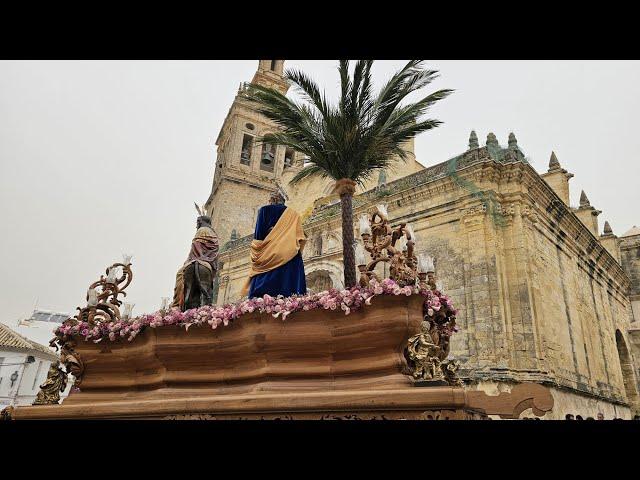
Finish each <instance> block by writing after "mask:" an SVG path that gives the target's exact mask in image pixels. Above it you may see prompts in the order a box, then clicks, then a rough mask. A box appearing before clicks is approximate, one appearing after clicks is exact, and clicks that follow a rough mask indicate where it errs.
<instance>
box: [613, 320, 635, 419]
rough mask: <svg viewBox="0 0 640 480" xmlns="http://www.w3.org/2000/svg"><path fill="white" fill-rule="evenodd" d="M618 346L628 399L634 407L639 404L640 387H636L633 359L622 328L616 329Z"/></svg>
mask: <svg viewBox="0 0 640 480" xmlns="http://www.w3.org/2000/svg"><path fill="white" fill-rule="evenodd" d="M616 347H617V349H618V357H619V359H620V367H621V369H622V382H623V384H624V390H625V393H626V396H627V400H628V401H629V403H631V405H632V408H633V407H634V406H636V405H637V404H638V389H637V387H636V379H635V375H634V372H633V361H632V360H631V354H630V353H629V349H628V348H627V344H626V342H625V341H624V336H623V335H622V333H621V332H620V330H616Z"/></svg>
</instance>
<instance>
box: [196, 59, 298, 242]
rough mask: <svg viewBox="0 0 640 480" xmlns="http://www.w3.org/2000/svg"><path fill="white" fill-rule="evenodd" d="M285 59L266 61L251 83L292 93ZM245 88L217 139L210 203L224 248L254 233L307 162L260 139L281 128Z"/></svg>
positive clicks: (211, 212)
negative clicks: (271, 202) (286, 180)
mask: <svg viewBox="0 0 640 480" xmlns="http://www.w3.org/2000/svg"><path fill="white" fill-rule="evenodd" d="M283 70H284V60H260V61H259V63H258V69H257V70H256V73H255V74H254V76H253V80H252V81H251V83H253V84H257V85H264V86H267V87H270V88H273V89H275V90H278V91H279V92H281V93H283V94H286V93H287V91H288V89H289V82H288V81H287V80H286V79H285V78H284V76H283ZM247 86H248V85H247V84H246V83H241V84H240V87H239V88H238V92H237V94H236V97H235V99H234V101H233V103H232V105H231V108H230V109H229V113H228V114H227V117H226V118H225V120H224V123H223V124H222V128H221V129H220V133H219V134H218V138H217V140H216V146H217V147H218V149H217V158H216V162H215V169H214V174H213V185H212V188H211V195H209V199H208V200H207V202H206V203H205V208H206V210H207V213H208V214H210V215H211V220H212V225H213V228H214V230H215V231H216V233H217V234H218V236H219V238H220V245H224V244H225V243H226V242H228V241H229V240H231V239H232V233H233V237H234V239H235V238H240V237H244V236H246V235H250V234H252V233H253V229H254V225H255V220H256V216H257V213H258V210H259V209H260V207H261V206H263V205H265V204H266V203H267V202H268V199H269V195H270V194H271V192H273V191H274V190H275V189H276V183H279V182H280V179H281V177H282V174H283V172H284V171H285V170H287V169H290V170H292V171H293V170H297V169H299V168H301V167H302V158H300V156H299V155H298V154H296V152H294V151H293V150H291V149H288V148H285V147H284V146H281V145H270V144H262V143H260V142H259V139H260V138H261V137H262V136H264V135H265V134H266V133H272V132H274V131H276V130H277V129H278V127H277V126H276V125H275V123H274V122H272V121H271V120H269V119H268V118H266V117H264V116H263V115H261V114H259V113H258V112H257V111H256V109H255V106H254V105H253V104H252V103H251V102H250V101H249V100H247V99H246V97H245V96H244V95H243V93H244V92H245V91H246V89H247Z"/></svg>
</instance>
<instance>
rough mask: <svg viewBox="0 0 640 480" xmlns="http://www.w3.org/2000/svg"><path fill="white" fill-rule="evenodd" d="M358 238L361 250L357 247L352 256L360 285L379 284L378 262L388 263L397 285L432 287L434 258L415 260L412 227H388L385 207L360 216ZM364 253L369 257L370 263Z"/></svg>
mask: <svg viewBox="0 0 640 480" xmlns="http://www.w3.org/2000/svg"><path fill="white" fill-rule="evenodd" d="M360 236H361V237H362V243H363V245H364V247H363V246H361V245H359V244H358V245H357V246H356V251H355V256H356V263H357V264H358V270H359V271H360V285H361V286H366V285H368V284H369V281H370V280H371V279H376V280H378V281H380V278H379V276H378V275H377V274H376V273H375V271H374V269H375V267H376V265H378V263H380V262H388V263H389V274H390V277H391V279H393V280H394V281H395V282H396V283H398V284H399V285H400V286H402V287H404V286H406V285H415V284H416V280H419V282H420V286H421V287H423V288H426V287H427V285H429V286H430V287H431V285H432V284H433V286H434V287H433V288H435V277H434V268H433V259H432V258H431V257H428V256H424V255H421V256H420V257H419V258H418V257H416V255H415V253H414V250H415V244H416V235H415V233H414V232H413V228H412V227H411V225H409V224H408V223H401V224H400V225H398V226H397V227H395V228H391V226H390V225H389V218H388V216H387V207H386V205H377V206H376V207H375V210H374V212H373V213H372V214H370V215H369V214H363V215H361V216H360ZM365 250H366V251H367V252H369V255H370V256H371V261H369V262H367V261H366V255H365ZM429 269H430V270H429Z"/></svg>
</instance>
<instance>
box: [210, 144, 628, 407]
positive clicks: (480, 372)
mask: <svg viewBox="0 0 640 480" xmlns="http://www.w3.org/2000/svg"><path fill="white" fill-rule="evenodd" d="M498 153H499V152H498ZM452 162H453V163H452ZM376 203H386V204H387V205H388V211H389V218H390V219H391V220H392V222H393V223H394V224H398V223H400V222H410V223H411V224H412V225H413V227H414V230H415V232H416V234H417V246H416V248H417V252H418V253H420V252H423V251H424V252H428V253H429V254H431V255H433V256H434V257H435V259H436V274H437V277H438V279H439V281H441V282H442V284H443V287H444V290H445V291H446V292H447V293H448V294H449V295H450V296H451V297H452V298H453V300H454V302H455V305H456V306H457V307H458V309H459V315H458V323H459V325H460V327H461V331H460V332H459V333H457V334H456V335H455V336H454V337H453V338H452V355H453V356H454V357H455V358H457V359H459V360H460V361H461V363H462V368H461V370H462V371H461V375H462V376H463V377H464V378H466V380H467V382H468V384H469V388H474V385H478V384H480V383H481V382H487V381H493V382H498V383H500V382H502V383H504V384H505V385H508V384H511V383H513V382H518V381H535V382H541V383H544V384H547V385H549V386H551V387H553V388H555V389H556V390H557V391H558V392H563V393H558V398H559V399H561V400H562V402H564V403H562V405H563V408H565V407H566V408H570V406H571V401H570V399H571V398H575V409H574V410H575V411H576V412H579V411H580V408H582V409H583V410H584V408H586V405H587V404H588V405H591V406H593V408H601V409H602V408H605V407H604V406H602V404H603V403H604V404H606V405H608V407H607V409H616V408H618V409H619V408H622V409H623V410H624V408H627V409H628V404H629V403H634V407H637V380H636V377H637V375H636V374H635V373H634V372H633V371H632V372H631V373H629V371H628V369H627V370H626V373H625V374H624V375H623V365H622V362H621V360H620V354H619V350H620V348H627V349H628V348H629V343H630V340H629V338H628V333H627V329H628V324H629V319H630V315H631V313H630V312H631V310H630V308H631V307H630V301H629V298H628V297H627V295H626V292H627V290H628V288H629V279H628V277H627V276H626V275H625V273H624V272H623V271H622V269H621V267H620V265H619V264H618V263H617V262H616V261H615V259H614V258H613V257H612V256H611V254H610V253H609V252H608V251H607V250H606V249H605V248H604V247H603V246H602V245H601V244H600V242H599V240H598V238H596V237H595V236H594V235H593V234H592V233H591V232H590V230H589V228H588V227H587V226H585V225H584V224H583V223H582V222H581V221H580V220H579V219H578V218H577V217H576V215H575V214H574V213H573V212H572V211H571V209H570V208H569V207H568V206H567V205H566V204H564V202H562V201H561V200H560V199H559V197H558V196H557V194H556V193H555V192H554V191H553V190H552V189H551V187H549V185H547V184H546V183H545V182H544V181H543V180H542V179H541V178H540V176H539V175H538V174H537V173H536V172H535V170H533V168H532V167H531V166H530V165H528V164H527V163H526V162H525V161H523V159H522V158H519V156H518V155H515V154H513V152H508V151H507V152H502V154H500V155H497V154H496V152H491V151H490V150H489V149H487V148H480V149H475V150H471V151H469V152H467V153H465V154H464V155H462V156H460V157H456V158H455V159H453V160H452V161H449V162H445V163H443V164H438V165H436V166H434V167H431V168H428V169H426V170H424V171H421V172H418V173H415V174H414V175H411V176H408V177H405V178H402V179H399V180H397V181H395V182H391V183H390V184H389V185H388V186H387V187H386V188H376V189H373V190H370V191H367V192H365V193H363V194H362V195H358V196H356V197H355V198H354V210H355V211H354V218H355V219H357V218H358V216H359V215H360V214H361V213H363V212H365V211H367V210H369V209H370V208H371V207H372V206H373V205H375V204H376ZM354 228H356V229H357V225H356V226H354ZM305 231H306V233H307V236H308V238H309V239H316V238H321V239H324V240H323V242H322V245H323V247H324V246H328V244H329V243H328V239H330V238H334V239H338V240H339V239H340V238H341V237H340V210H339V205H333V206H326V207H323V208H320V209H318V210H317V211H316V212H315V213H314V214H313V215H312V216H311V217H309V218H308V219H307V221H306V223H305ZM356 233H357V232H356ZM249 242H250V238H245V239H240V240H238V241H236V242H233V243H231V244H228V245H227V246H226V247H225V249H226V250H225V251H224V252H223V253H222V256H221V258H222V259H224V264H225V267H224V269H223V271H222V273H221V274H222V277H221V278H225V279H226V282H227V283H226V284H225V285H224V294H223V295H221V296H219V303H223V302H229V301H233V300H236V299H237V298H238V292H239V290H240V288H241V284H242V283H243V282H244V280H245V279H246V273H247V271H248V268H249V265H248V258H249V255H248V244H249ZM315 245H316V244H315V242H314V241H310V243H309V244H308V245H307V249H305V254H304V259H305V269H306V272H307V274H309V273H311V272H318V271H324V272H327V275H329V276H330V277H331V278H333V279H336V278H338V279H339V280H336V281H335V282H334V285H335V286H336V287H338V288H339V287H341V283H340V282H341V251H340V250H341V248H340V247H341V245H340V243H339V242H338V244H337V246H336V244H335V241H334V244H333V248H332V249H331V248H326V249H320V251H318V249H316V248H315ZM381 268H383V267H381ZM380 273H382V274H383V275H384V274H385V273H386V274H387V276H388V272H380ZM221 285H222V284H221ZM221 290H222V287H221ZM616 334H618V336H619V339H618V340H617V339H616ZM621 342H622V344H623V345H622V346H620V344H621ZM625 382H626V383H627V385H626V387H625ZM572 395H573V397H572ZM565 399H566V401H565ZM585 402H586V403H585ZM594 402H595V403H594ZM598 402H600V403H598ZM591 406H590V407H589V408H592V407H591ZM614 406H615V407H614ZM578 407H580V408H578ZM593 408H592V409H593ZM554 411H555V410H554ZM612 411H613V410H612ZM621 411H622V410H621ZM607 412H608V410H607ZM565 413H568V412H565ZM562 415H564V413H563V414H562ZM558 418H559V417H558Z"/></svg>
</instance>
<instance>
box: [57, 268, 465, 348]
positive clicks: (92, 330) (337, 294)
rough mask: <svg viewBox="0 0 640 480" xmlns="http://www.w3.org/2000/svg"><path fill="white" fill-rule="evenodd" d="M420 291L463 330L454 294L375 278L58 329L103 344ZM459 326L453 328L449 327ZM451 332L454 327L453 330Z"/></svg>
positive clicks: (346, 308)
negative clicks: (172, 328) (155, 331)
mask: <svg viewBox="0 0 640 480" xmlns="http://www.w3.org/2000/svg"><path fill="white" fill-rule="evenodd" d="M413 294H420V295H423V296H424V297H425V302H424V314H425V317H426V318H427V319H435V320H436V322H437V323H438V324H439V325H440V326H441V328H442V329H443V330H446V332H447V333H449V334H451V333H453V332H456V331H457V330H458V327H457V326H455V322H451V320H454V319H455V315H456V314H457V311H456V310H455V309H454V307H453V303H452V302H451V300H450V299H449V297H448V296H446V295H444V294H442V293H440V292H439V291H437V290H436V291H431V290H423V289H419V288H418V287H417V286H406V287H400V286H399V285H398V284H397V283H396V282H394V281H393V280H391V279H388V278H387V279H384V280H383V281H382V282H377V281H376V280H372V281H371V282H370V283H369V285H368V286H366V287H359V286H357V287H353V288H351V289H348V290H347V289H345V290H337V289H334V288H332V289H330V290H328V291H324V292H320V293H315V294H311V295H309V294H307V295H293V296H291V297H282V296H278V297H271V296H270V295H265V296H264V297H262V298H250V299H246V300H242V301H239V302H236V303H231V304H227V305H205V306H202V307H199V308H194V309H191V310H187V311H186V312H181V311H179V310H178V309H177V308H173V309H171V310H167V311H158V312H155V313H152V314H146V315H141V316H139V317H136V318H132V319H129V320H119V321H117V322H109V323H101V324H98V325H94V326H93V327H92V326H90V325H89V324H88V323H87V322H80V323H78V324H76V325H73V326H71V325H64V324H63V325H61V326H60V327H58V328H57V329H56V331H55V333H56V335H79V336H82V337H84V339H85V340H87V341H89V340H91V341H93V342H95V343H98V342H100V341H102V340H104V339H105V338H108V339H109V340H111V341H116V340H117V339H118V338H124V337H126V338H127V339H128V340H129V341H131V340H133V339H134V338H135V337H136V336H137V335H138V334H139V333H140V332H141V331H142V330H144V328H145V327H151V328H157V327H161V326H164V325H178V326H181V327H184V328H185V330H188V329H189V327H190V326H192V325H204V324H209V325H210V326H211V328H213V329H215V328H218V327H219V326H221V325H223V326H227V325H229V323H231V322H233V321H235V320H236V319H238V318H239V317H241V316H242V315H245V314H247V313H253V312H259V313H268V314H271V315H273V316H274V317H275V318H278V317H279V318H282V320H285V319H286V318H287V317H288V316H289V315H291V314H292V313H295V312H299V311H309V310H314V309H319V308H322V309H324V310H338V309H339V310H342V311H343V312H344V314H345V315H349V314H350V313H351V312H354V311H356V310H359V309H360V308H362V307H363V306H364V305H371V302H372V300H373V299H374V298H375V297H376V296H380V295H406V296H410V295H413ZM449 324H453V325H454V326H453V327H452V328H451V329H449V328H448V325H449ZM449 330H450V331H449Z"/></svg>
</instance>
